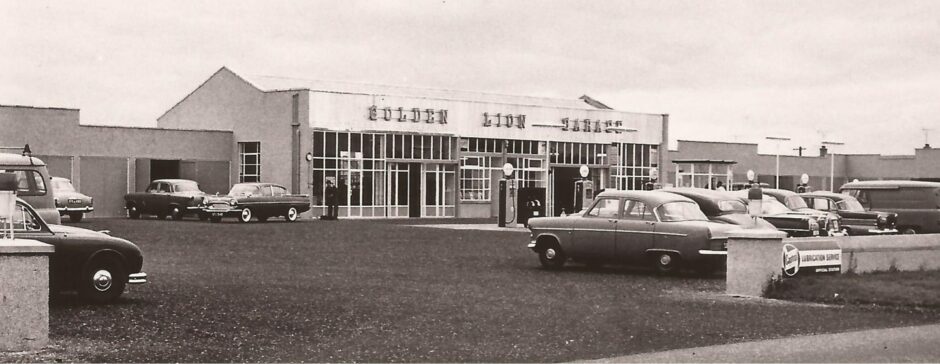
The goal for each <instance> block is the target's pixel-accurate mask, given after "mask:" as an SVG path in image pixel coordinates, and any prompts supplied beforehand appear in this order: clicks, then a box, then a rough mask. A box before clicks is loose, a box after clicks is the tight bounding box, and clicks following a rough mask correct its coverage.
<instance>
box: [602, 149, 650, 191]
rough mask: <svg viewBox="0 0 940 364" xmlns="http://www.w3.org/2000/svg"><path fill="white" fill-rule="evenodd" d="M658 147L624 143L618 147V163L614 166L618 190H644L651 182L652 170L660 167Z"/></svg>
mask: <svg viewBox="0 0 940 364" xmlns="http://www.w3.org/2000/svg"><path fill="white" fill-rule="evenodd" d="M657 149H658V146H656V145H650V144H631V143H623V144H620V145H618V146H617V154H618V161H617V162H618V163H617V164H616V165H614V166H612V168H611V169H612V172H613V177H614V181H615V182H616V186H615V187H616V188H617V189H618V190H642V189H643V188H644V185H645V184H646V183H647V182H650V181H651V179H650V170H651V169H652V168H654V167H658V166H659V164H658V163H657V159H658V158H659V157H658V156H657V153H658V150H657Z"/></svg>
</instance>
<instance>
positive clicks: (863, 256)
mask: <svg viewBox="0 0 940 364" xmlns="http://www.w3.org/2000/svg"><path fill="white" fill-rule="evenodd" d="M818 240H830V241H835V242H836V244H838V245H839V247H840V248H841V249H842V273H869V272H886V271H921V270H940V234H922V235H885V236H874V235H873V236H839V237H826V238H793V239H784V242H785V243H796V244H799V243H800V242H808V241H818Z"/></svg>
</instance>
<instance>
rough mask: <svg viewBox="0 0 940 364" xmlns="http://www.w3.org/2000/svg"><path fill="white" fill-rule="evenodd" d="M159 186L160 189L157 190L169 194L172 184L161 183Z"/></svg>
mask: <svg viewBox="0 0 940 364" xmlns="http://www.w3.org/2000/svg"><path fill="white" fill-rule="evenodd" d="M157 186H158V187H157V190H158V191H160V192H167V193H169V192H170V184H169V183H165V182H160V184H159V185H157Z"/></svg>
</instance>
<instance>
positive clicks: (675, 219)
mask: <svg viewBox="0 0 940 364" xmlns="http://www.w3.org/2000/svg"><path fill="white" fill-rule="evenodd" d="M529 229H530V230H531V235H530V239H531V241H530V243H529V245H528V247H529V249H532V251H534V252H535V253H537V254H538V256H539V261H540V262H541V264H542V266H544V267H546V268H549V269H557V268H561V267H562V266H564V264H565V262H566V261H567V260H569V259H571V260H574V261H579V262H585V263H589V264H604V263H610V264H627V265H649V264H652V265H653V266H655V267H656V268H657V269H658V270H659V271H661V272H674V271H676V270H678V269H680V267H691V268H696V269H700V270H703V271H711V270H714V269H716V268H717V267H719V266H721V265H723V264H724V262H725V258H726V255H727V241H728V232H729V231H731V230H736V229H740V227H738V226H734V225H730V224H722V223H715V222H711V221H708V218H707V217H706V216H705V214H703V213H702V211H701V210H700V209H699V207H698V205H696V204H695V201H692V200H691V199H689V198H686V197H683V196H680V195H677V194H673V193H667V192H661V191H610V190H608V191H604V192H601V193H600V194H599V195H598V196H597V197H596V198H595V199H594V202H593V203H592V204H591V206H590V207H589V208H587V209H586V210H585V211H584V212H583V213H580V214H572V215H568V216H565V217H539V218H534V219H531V220H529Z"/></svg>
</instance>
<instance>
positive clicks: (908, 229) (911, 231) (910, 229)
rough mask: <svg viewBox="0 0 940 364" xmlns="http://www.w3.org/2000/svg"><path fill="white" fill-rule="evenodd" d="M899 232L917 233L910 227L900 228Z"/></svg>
mask: <svg viewBox="0 0 940 364" xmlns="http://www.w3.org/2000/svg"><path fill="white" fill-rule="evenodd" d="M901 234H917V230H916V229H914V228H912V227H904V228H901Z"/></svg>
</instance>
